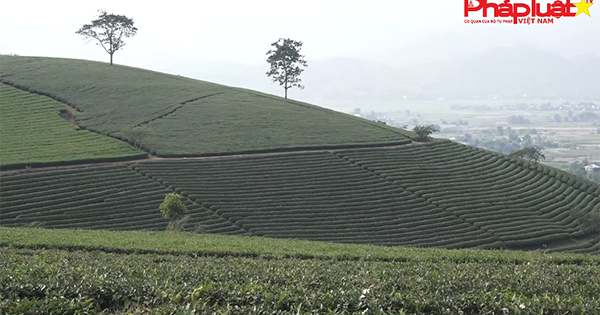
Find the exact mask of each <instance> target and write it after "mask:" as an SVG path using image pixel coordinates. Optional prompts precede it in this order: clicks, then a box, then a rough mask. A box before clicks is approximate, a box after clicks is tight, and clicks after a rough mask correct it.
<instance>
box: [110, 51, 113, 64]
mask: <svg viewBox="0 0 600 315" xmlns="http://www.w3.org/2000/svg"><path fill="white" fill-rule="evenodd" d="M112 55H113V54H110V65H111V66H112Z"/></svg>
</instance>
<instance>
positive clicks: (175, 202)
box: [158, 193, 187, 230]
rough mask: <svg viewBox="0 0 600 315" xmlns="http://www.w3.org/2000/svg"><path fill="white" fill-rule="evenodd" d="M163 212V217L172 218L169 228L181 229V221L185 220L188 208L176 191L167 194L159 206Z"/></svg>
mask: <svg viewBox="0 0 600 315" xmlns="http://www.w3.org/2000/svg"><path fill="white" fill-rule="evenodd" d="M158 208H159V209H160V212H162V214H163V217H165V218H167V219H171V222H169V227H168V229H169V230H179V229H180V227H181V223H182V222H183V221H185V214H187V208H186V207H185V205H184V204H183V202H182V201H181V198H180V197H179V195H178V194H176V193H170V194H167V195H166V196H165V201H163V203H161V204H160V206H159V207H158Z"/></svg>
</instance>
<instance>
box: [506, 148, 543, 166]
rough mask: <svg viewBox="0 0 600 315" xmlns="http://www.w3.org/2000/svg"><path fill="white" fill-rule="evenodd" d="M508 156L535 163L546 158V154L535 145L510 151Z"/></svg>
mask: <svg viewBox="0 0 600 315" xmlns="http://www.w3.org/2000/svg"><path fill="white" fill-rule="evenodd" d="M509 156H510V157H512V158H521V159H525V160H528V161H530V162H532V163H535V164H537V163H539V162H540V161H543V160H545V159H546V155H545V154H544V153H543V152H542V150H540V149H539V148H537V147H525V148H523V149H521V150H518V151H515V152H513V153H511V154H510V155H509Z"/></svg>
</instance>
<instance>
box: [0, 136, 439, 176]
mask: <svg viewBox="0 0 600 315" xmlns="http://www.w3.org/2000/svg"><path fill="white" fill-rule="evenodd" d="M438 141H439V140H438ZM438 141H436V140H434V142H438ZM425 143H428V142H415V141H413V142H411V143H407V144H397V145H382V146H368V147H356V148H344V147H337V148H335V147H332V148H327V149H314V150H292V149H290V151H281V152H264V153H241V154H229V155H227V154H223V155H215V156H197V157H177V158H168V157H158V156H154V155H148V157H147V158H145V159H139V158H138V159H136V160H130V161H116V162H97V163H78V164H72V165H57V166H40V167H31V168H27V169H18V170H6V171H0V176H1V175H10V174H25V173H31V172H34V171H51V170H65V169H76V168H89V167H97V166H115V165H130V164H138V163H146V162H151V161H202V160H222V159H232V160H233V159H242V158H250V157H267V156H279V155H301V154H308V153H334V152H337V151H344V150H358V151H361V150H370V149H383V150H391V149H397V148H402V147H407V146H413V145H422V144H425ZM74 163H76V162H74Z"/></svg>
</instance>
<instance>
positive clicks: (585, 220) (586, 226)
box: [571, 205, 600, 238]
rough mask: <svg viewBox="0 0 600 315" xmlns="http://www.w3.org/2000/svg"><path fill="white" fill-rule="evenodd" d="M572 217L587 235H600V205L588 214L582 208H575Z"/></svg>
mask: <svg viewBox="0 0 600 315" xmlns="http://www.w3.org/2000/svg"><path fill="white" fill-rule="evenodd" d="M571 216H572V217H573V218H574V219H575V220H576V221H577V223H578V224H579V226H580V227H581V229H582V230H583V231H584V232H585V233H600V205H597V206H596V207H595V209H594V210H592V211H590V212H588V213H586V212H585V211H584V210H583V209H581V208H574V209H573V210H572V211H571ZM599 238H600V235H599Z"/></svg>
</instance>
